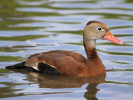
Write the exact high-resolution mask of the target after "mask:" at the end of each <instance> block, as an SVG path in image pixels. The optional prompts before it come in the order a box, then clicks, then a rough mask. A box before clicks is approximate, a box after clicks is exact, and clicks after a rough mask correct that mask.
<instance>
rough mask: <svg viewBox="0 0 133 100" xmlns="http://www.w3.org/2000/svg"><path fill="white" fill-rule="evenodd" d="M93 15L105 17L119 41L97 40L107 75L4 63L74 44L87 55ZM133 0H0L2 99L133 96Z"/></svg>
mask: <svg viewBox="0 0 133 100" xmlns="http://www.w3.org/2000/svg"><path fill="white" fill-rule="evenodd" d="M90 20H98V21H101V22H103V23H105V24H106V25H107V26H108V27H109V28H110V30H111V32H112V33H113V34H115V36H116V37H118V38H119V39H120V40H122V42H123V44H122V45H117V44H114V43H111V42H108V41H106V40H98V41H97V50H98V53H99V56H100V58H101V60H102V61H103V63H104V65H105V66H106V69H107V73H106V76H99V77H93V78H89V79H88V78H78V77H71V76H61V77H57V76H46V75H38V74H36V73H27V72H16V71H9V70H6V69H4V67H5V66H7V65H11V64H15V63H17V62H21V61H24V60H26V58H27V57H28V56H29V55H31V54H34V53H38V52H44V51H49V50H54V49H63V50H71V51H75V52H78V53H81V54H83V55H84V56H85V52H84V48H83V44H82V33H83V29H84V27H85V24H86V23H87V22H88V21H90ZM132 98H133V1H132V0H1V1H0V99H1V100H18V99H19V100H23V99H32V100H53V99H54V100H132Z"/></svg>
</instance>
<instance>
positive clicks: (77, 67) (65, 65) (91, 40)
mask: <svg viewBox="0 0 133 100" xmlns="http://www.w3.org/2000/svg"><path fill="white" fill-rule="evenodd" d="M97 39H107V40H109V41H112V42H114V43H117V44H121V41H120V40H119V39H117V38H116V37H115V36H113V34H111V32H110V31H109V29H108V27H107V26H106V25H105V24H104V23H101V22H98V21H90V22H88V23H87V25H86V27H85V29H84V33H83V43H84V48H85V52H86V55H87V58H85V57H84V56H83V55H81V54H79V53H76V52H73V51H65V50H52V51H48V52H41V53H37V54H33V55H31V56H30V57H29V58H28V59H27V60H26V61H24V62H21V63H18V64H15V65H11V66H7V67H6V68H7V69H27V70H30V71H35V72H39V73H43V74H50V75H71V76H79V77H92V76H97V75H100V74H104V73H105V72H106V70H105V66H104V64H103V63H102V61H101V60H100V58H99V56H98V54H97V51H96V40H97Z"/></svg>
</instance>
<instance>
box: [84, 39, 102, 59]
mask: <svg viewBox="0 0 133 100" xmlns="http://www.w3.org/2000/svg"><path fill="white" fill-rule="evenodd" d="M84 47H85V51H86V55H87V58H88V60H89V61H94V60H99V59H100V58H99V56H98V54H97V51H96V40H87V39H86V38H84Z"/></svg>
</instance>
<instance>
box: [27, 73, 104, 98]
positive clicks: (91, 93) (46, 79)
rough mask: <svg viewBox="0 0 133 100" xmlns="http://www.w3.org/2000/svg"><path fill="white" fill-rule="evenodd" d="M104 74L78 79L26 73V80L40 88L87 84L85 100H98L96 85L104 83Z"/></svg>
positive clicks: (70, 86) (72, 86) (78, 86)
mask: <svg viewBox="0 0 133 100" xmlns="http://www.w3.org/2000/svg"><path fill="white" fill-rule="evenodd" d="M105 77H106V74H102V75H100V76H96V77H91V78H80V77H73V76H48V75H39V74H37V73H28V75H27V79H28V80H29V81H31V82H34V83H35V84H36V83H37V84H39V87H40V88H56V89H57V88H80V87H82V85H84V84H86V83H89V84H88V86H87V88H86V90H87V91H86V92H85V93H84V97H85V98H86V99H87V100H98V99H97V97H96V93H97V92H98V91H99V89H97V86H98V84H100V83H104V82H105Z"/></svg>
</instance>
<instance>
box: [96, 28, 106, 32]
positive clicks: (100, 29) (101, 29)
mask: <svg viewBox="0 0 133 100" xmlns="http://www.w3.org/2000/svg"><path fill="white" fill-rule="evenodd" d="M97 30H98V31H105V30H104V29H103V28H101V27H98V28H97Z"/></svg>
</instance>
